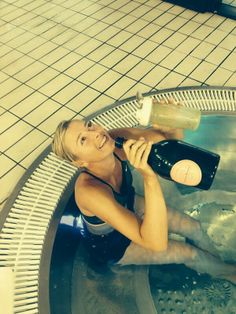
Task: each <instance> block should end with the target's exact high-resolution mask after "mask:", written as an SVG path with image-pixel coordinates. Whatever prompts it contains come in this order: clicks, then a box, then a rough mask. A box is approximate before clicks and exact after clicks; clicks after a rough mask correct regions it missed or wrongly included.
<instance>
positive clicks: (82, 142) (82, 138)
mask: <svg viewBox="0 0 236 314" xmlns="http://www.w3.org/2000/svg"><path fill="white" fill-rule="evenodd" d="M85 140H86V137H84V136H83V137H81V140H80V143H81V144H82V145H83V144H84V142H85Z"/></svg>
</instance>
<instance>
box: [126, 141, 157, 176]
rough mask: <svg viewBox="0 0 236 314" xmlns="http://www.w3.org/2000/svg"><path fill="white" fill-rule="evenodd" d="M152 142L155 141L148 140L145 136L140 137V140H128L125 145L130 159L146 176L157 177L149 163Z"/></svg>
mask: <svg viewBox="0 0 236 314" xmlns="http://www.w3.org/2000/svg"><path fill="white" fill-rule="evenodd" d="M152 144H153V142H151V141H148V142H147V141H145V139H144V137H140V138H139V140H128V141H126V142H125V143H124V145H123V149H124V151H125V154H126V157H127V159H128V161H129V162H130V164H131V165H132V166H133V167H134V168H136V169H137V170H138V171H139V172H140V173H141V174H142V175H143V177H144V178H152V177H156V174H155V172H154V171H153V170H152V168H151V167H150V166H149V164H148V163H147V160H148V156H149V154H150V152H151V148H152Z"/></svg>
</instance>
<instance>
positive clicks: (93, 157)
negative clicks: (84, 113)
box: [65, 120, 115, 162]
mask: <svg viewBox="0 0 236 314" xmlns="http://www.w3.org/2000/svg"><path fill="white" fill-rule="evenodd" d="M65 146H66V147H67V148H68V149H69V150H70V151H71V152H72V153H73V154H74V155H75V156H76V157H77V159H78V160H80V161H84V162H98V161H101V160H103V159H104V158H106V157H107V156H108V155H109V154H111V153H112V152H113V151H114V148H115V142H114V140H113V139H112V138H111V137H110V136H109V134H108V133H107V131H106V130H104V129H103V127H101V126H100V125H96V124H93V123H92V122H91V121H85V120H73V121H72V122H71V123H70V124H69V127H68V129H67V131H66V133H65Z"/></svg>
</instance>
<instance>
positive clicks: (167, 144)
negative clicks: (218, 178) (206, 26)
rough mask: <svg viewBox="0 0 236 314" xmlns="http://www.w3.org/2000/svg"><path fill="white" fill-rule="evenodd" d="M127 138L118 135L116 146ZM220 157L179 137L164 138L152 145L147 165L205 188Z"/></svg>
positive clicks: (210, 180) (183, 181)
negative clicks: (173, 138)
mask: <svg viewBox="0 0 236 314" xmlns="http://www.w3.org/2000/svg"><path fill="white" fill-rule="evenodd" d="M125 141H126V140H125V139H124V138H122V137H118V138H117V139H116V140H115V145H116V147H117V148H122V146H123V143H124V142H125ZM219 161H220V156H219V155H218V154H215V153H213V152H210V151H208V150H205V149H202V148H199V147H197V146H194V145H191V144H188V143H186V142H183V141H180V140H163V141H161V142H158V143H155V144H153V145H152V149H151V152H150V155H149V157H148V164H149V165H150V166H151V168H152V169H153V170H154V171H155V172H156V173H158V174H159V175H160V176H161V177H163V178H165V179H167V180H171V181H175V182H178V183H181V184H184V185H188V186H194V187H196V188H199V189H203V190H208V189H209V188H210V186H211V184H212V182H213V180H214V177H215V174H216V171H217V167H218V164H219Z"/></svg>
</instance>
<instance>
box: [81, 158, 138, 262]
mask: <svg viewBox="0 0 236 314" xmlns="http://www.w3.org/2000/svg"><path fill="white" fill-rule="evenodd" d="M114 155H115V157H116V158H117V159H118V160H119V161H120V163H121V166H122V183H121V188H120V192H119V193H118V192H116V191H115V190H114V189H113V187H112V186H111V185H110V184H109V183H107V182H106V181H104V180H103V179H101V178H99V177H97V176H95V175H93V174H91V173H90V172H88V171H86V170H83V171H82V172H85V173H87V174H88V175H91V176H92V177H93V178H95V179H96V180H98V181H100V182H102V183H104V184H106V185H108V186H109V187H110V188H111V190H112V193H113V195H114V198H115V200H116V201H117V202H118V203H119V204H121V205H122V206H124V207H126V208H127V209H128V210H130V211H133V210H134V208H133V207H134V195H135V191H134V188H133V186H132V181H133V180H132V174H131V171H130V168H129V166H128V163H127V161H124V160H121V159H120V158H119V157H118V156H117V155H116V154H114ZM107 210H109V209H107ZM81 217H82V223H83V230H82V232H81V234H82V236H83V238H84V240H85V243H86V246H87V248H88V250H89V252H90V255H91V257H92V258H93V259H94V260H95V261H98V262H102V263H107V262H111V263H113V262H114V263H115V262H117V261H118V260H119V259H120V258H121V257H122V256H123V254H124V252H125V250H126V248H127V246H128V245H129V244H130V240H129V239H128V238H126V237H125V236H124V235H123V234H121V233H120V232H118V231H117V230H115V229H114V228H113V227H112V226H110V225H109V224H107V223H106V222H104V221H102V220H101V219H100V218H98V217H96V216H86V215H84V214H83V213H81Z"/></svg>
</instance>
